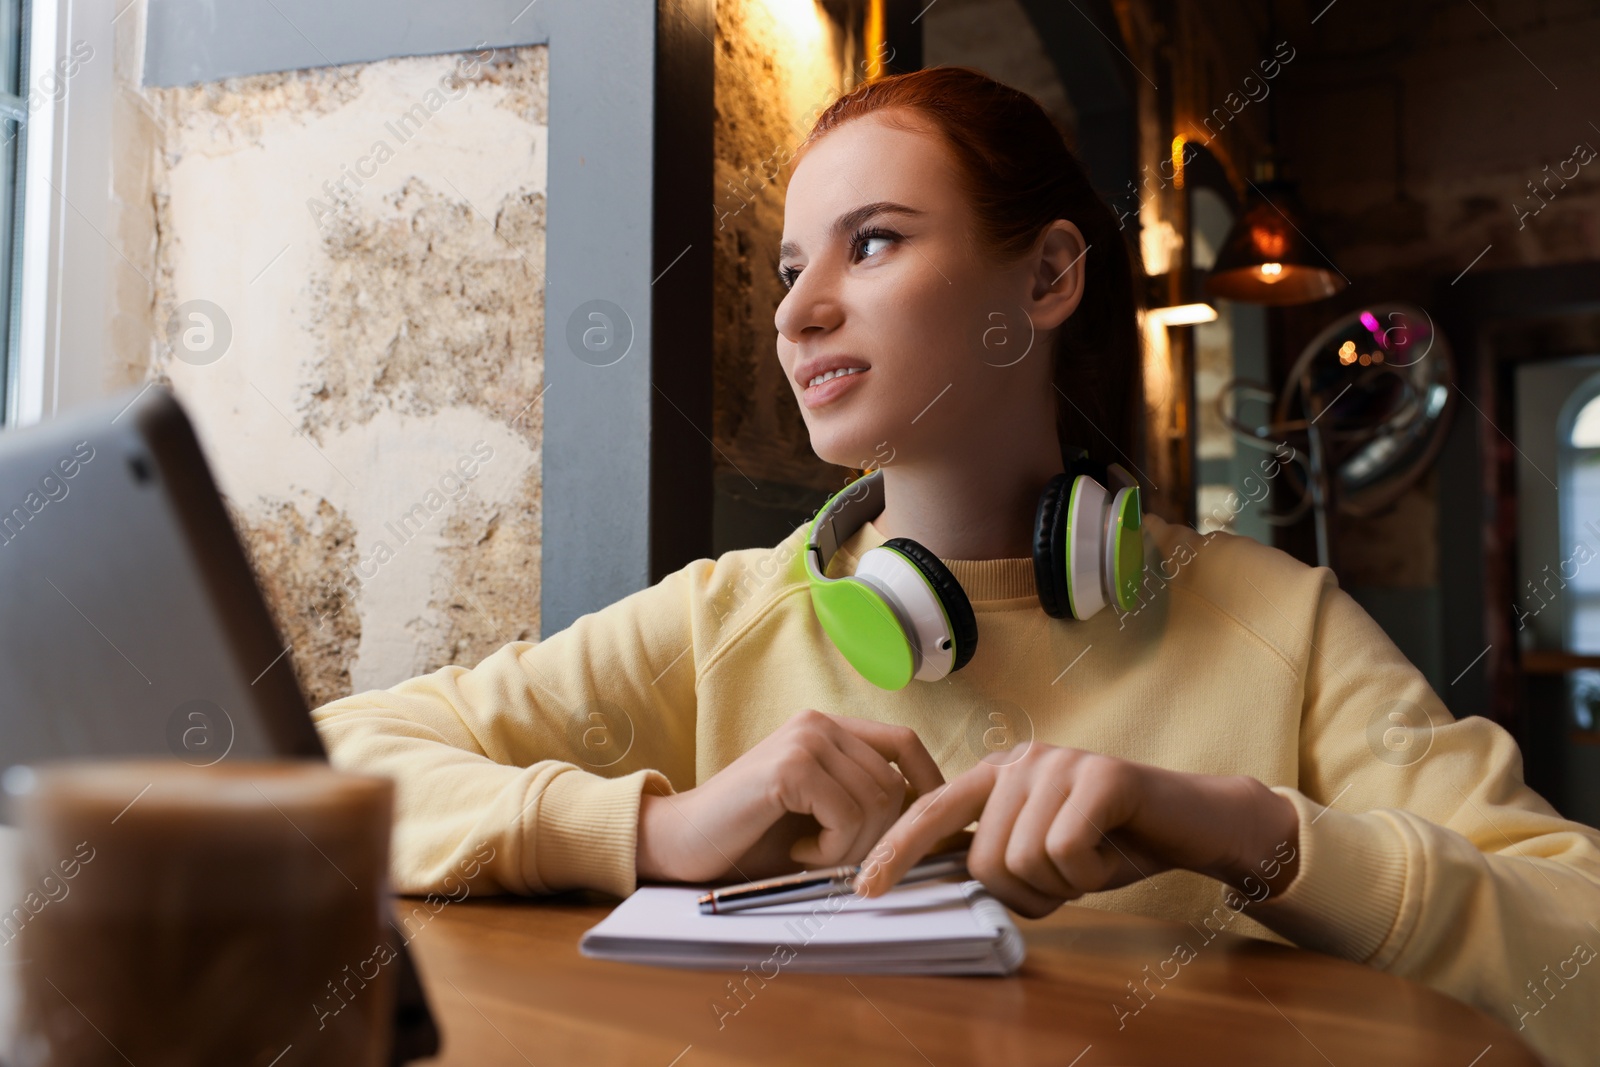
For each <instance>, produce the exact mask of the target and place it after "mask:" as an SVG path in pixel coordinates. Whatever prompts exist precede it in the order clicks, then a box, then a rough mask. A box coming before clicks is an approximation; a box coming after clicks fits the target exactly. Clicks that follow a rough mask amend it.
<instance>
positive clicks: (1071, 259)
mask: <svg viewBox="0 0 1600 1067" xmlns="http://www.w3.org/2000/svg"><path fill="white" fill-rule="evenodd" d="M1035 248H1036V252H1035V253H1034V256H1035V259H1034V271H1033V279H1032V280H1033V287H1032V292H1031V293H1030V294H1029V297H1030V299H1031V301H1032V303H1031V305H1030V306H1029V307H1028V314H1029V316H1030V317H1031V318H1032V320H1033V322H1034V325H1035V326H1037V327H1038V328H1039V329H1042V330H1049V329H1053V328H1055V327H1057V326H1059V325H1061V324H1062V323H1063V322H1065V321H1066V320H1067V318H1068V316H1070V315H1071V314H1072V313H1073V312H1074V311H1076V310H1078V303H1079V301H1081V300H1082V299H1083V280H1084V268H1085V266H1087V264H1088V256H1087V254H1086V253H1087V251H1088V249H1087V247H1086V246H1085V245H1084V242H1083V234H1082V233H1081V232H1080V231H1079V230H1078V227H1077V226H1075V225H1073V224H1072V223H1070V222H1068V221H1067V220H1066V219H1056V220H1055V221H1054V222H1052V223H1051V224H1050V225H1049V226H1048V227H1046V229H1045V231H1044V233H1042V234H1040V235H1039V240H1038V242H1037V243H1036V244H1035Z"/></svg>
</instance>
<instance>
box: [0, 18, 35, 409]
mask: <svg viewBox="0 0 1600 1067" xmlns="http://www.w3.org/2000/svg"><path fill="white" fill-rule="evenodd" d="M27 21H28V20H27V12H26V10H25V3H24V0H0V124H3V126H4V133H3V136H4V143H3V145H0V425H5V424H7V423H9V422H10V421H12V420H11V418H10V415H9V414H8V413H9V412H10V411H11V407H12V397H13V396H14V395H15V393H16V388H17V387H16V376H17V370H18V366H19V361H18V358H17V349H18V343H17V326H18V316H17V307H18V301H17V295H18V290H19V289H20V285H19V282H20V280H21V279H20V277H19V275H20V271H19V270H18V269H17V267H18V265H19V264H20V262H21V241H20V240H19V237H20V233H21V229H22V227H21V225H20V223H21V220H22V166H23V160H24V158H25V155H24V154H25V152H26V151H27V122H28V95H29V94H28V91H27V84H28V71H27V56H28V49H27V48H26V47H25V42H26V40H27V37H28V34H27Z"/></svg>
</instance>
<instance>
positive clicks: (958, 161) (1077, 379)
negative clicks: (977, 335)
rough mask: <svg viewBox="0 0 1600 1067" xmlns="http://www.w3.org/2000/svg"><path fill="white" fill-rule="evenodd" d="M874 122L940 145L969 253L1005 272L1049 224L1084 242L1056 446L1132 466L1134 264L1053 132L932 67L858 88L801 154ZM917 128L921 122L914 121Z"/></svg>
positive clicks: (1017, 97)
mask: <svg viewBox="0 0 1600 1067" xmlns="http://www.w3.org/2000/svg"><path fill="white" fill-rule="evenodd" d="M864 115H877V116H878V117H879V119H880V120H881V121H884V122H886V123H888V124H890V125H892V126H896V127H897V128H900V129H907V130H914V131H921V130H925V129H928V128H929V127H931V128H932V130H933V131H934V132H935V133H937V134H938V135H939V136H940V137H941V138H942V140H943V142H944V145H945V147H946V148H947V149H948V150H949V152H950V155H951V157H952V159H953V161H954V163H955V165H956V166H955V170H956V178H957V182H958V185H959V187H960V189H961V191H962V192H963V193H964V194H965V196H966V198H967V202H968V203H969V204H970V205H971V206H972V209H973V215H974V217H975V219H976V227H977V232H976V234H975V237H976V238H977V240H978V243H979V248H980V251H981V252H983V253H984V254H986V255H987V256H988V257H989V258H990V259H991V260H992V261H994V262H996V263H1009V262H1014V261H1015V260H1016V259H1017V257H1019V256H1021V255H1022V254H1024V253H1025V252H1027V251H1028V250H1029V249H1030V248H1032V246H1033V242H1034V241H1035V240H1037V239H1038V237H1039V234H1040V233H1041V232H1042V231H1043V230H1044V228H1045V227H1046V226H1048V225H1049V224H1050V223H1051V222H1053V221H1054V220H1056V219H1066V220H1068V221H1069V222H1072V223H1073V224H1074V225H1076V226H1077V227H1078V229H1079V230H1080V231H1082V233H1083V237H1084V242H1085V244H1086V245H1087V246H1088V251H1087V252H1086V253H1085V255H1084V257H1083V270H1084V290H1083V300H1082V301H1081V302H1080V303H1079V305H1078V308H1077V310H1076V311H1075V312H1073V314H1072V316H1071V317H1070V318H1068V319H1067V321H1066V322H1064V323H1063V324H1062V326H1061V329H1060V330H1059V331H1058V335H1057V339H1056V350H1055V352H1054V353H1053V356H1054V366H1055V371H1054V373H1055V384H1056V387H1057V390H1058V392H1057V394H1056V436H1057V440H1058V442H1059V443H1060V445H1061V446H1062V452H1063V455H1066V454H1067V449H1068V446H1071V445H1077V446H1080V447H1082V448H1084V449H1086V450H1087V451H1088V453H1089V456H1090V458H1091V459H1092V460H1094V461H1096V462H1098V463H1101V464H1104V463H1117V462H1120V463H1123V464H1127V463H1128V462H1130V461H1132V462H1135V463H1137V462H1138V461H1137V459H1135V458H1134V457H1136V456H1137V455H1138V454H1139V453H1140V452H1141V451H1142V448H1141V444H1142V433H1141V430H1140V427H1141V425H1142V421H1143V420H1142V411H1141V407H1142V404H1143V389H1142V373H1141V371H1142V367H1143V357H1142V348H1141V346H1140V343H1139V328H1138V318H1137V316H1138V307H1139V303H1138V297H1137V295H1136V294H1138V293H1139V292H1140V291H1141V286H1139V285H1136V284H1135V278H1136V275H1135V262H1136V261H1135V259H1134V257H1132V256H1131V255H1130V254H1129V248H1128V245H1127V243H1126V240H1125V238H1124V237H1123V233H1122V227H1121V225H1120V224H1119V223H1118V221H1117V218H1116V216H1115V215H1114V214H1113V213H1112V211H1111V209H1110V208H1109V207H1107V206H1106V203H1105V201H1103V200H1102V199H1100V196H1099V194H1098V193H1096V192H1095V191H1094V188H1093V186H1091V185H1090V184H1089V176H1088V174H1087V172H1086V171H1085V170H1084V168H1083V164H1081V163H1079V162H1078V160H1077V157H1075V156H1074V155H1073V154H1072V151H1071V150H1070V149H1069V148H1068V147H1067V143H1066V139H1065V138H1064V137H1063V136H1062V132H1061V129H1060V127H1059V126H1057V125H1056V123H1055V121H1054V120H1052V119H1051V117H1050V116H1049V114H1048V113H1046V112H1045V110H1044V108H1042V107H1041V106H1040V105H1039V102H1038V101H1037V100H1035V99H1034V98H1033V97H1031V96H1029V95H1028V94H1027V93H1024V92H1021V91H1020V90H1017V89H1013V88H1011V87H1010V86H1007V85H1002V84H1001V83H1000V82H997V81H995V80H994V79H993V78H991V77H989V76H988V75H987V74H984V73H983V72H982V71H979V70H974V69H973V68H971V67H957V66H939V67H929V68H927V69H925V70H916V71H911V72H910V73H907V74H896V75H893V76H890V77H887V78H882V79H880V80H878V81H872V82H864V83H862V84H861V85H858V86H857V87H856V88H854V89H852V90H851V91H850V92H848V93H846V94H845V95H843V96H841V97H839V99H837V100H835V101H834V102H833V103H832V104H831V105H830V106H829V107H828V109H827V110H826V111H824V112H823V113H822V114H821V115H820V116H819V117H818V118H817V121H816V124H815V125H813V126H812V128H811V132H810V134H808V135H807V137H806V140H805V141H804V143H802V144H801V146H800V148H799V151H797V152H796V153H795V159H796V162H798V160H799V158H800V157H801V156H802V155H803V154H804V153H805V151H806V149H807V148H809V147H810V146H811V145H813V144H815V143H816V142H817V141H818V140H820V139H821V138H822V137H824V136H826V135H827V134H828V133H829V132H831V131H833V130H835V129H838V128H839V127H840V126H842V125H844V124H845V123H847V122H849V121H851V120H852V119H858V118H861V117H862V116H864ZM919 120H921V121H919Z"/></svg>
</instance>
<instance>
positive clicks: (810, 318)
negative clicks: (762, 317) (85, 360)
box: [772, 265, 844, 344]
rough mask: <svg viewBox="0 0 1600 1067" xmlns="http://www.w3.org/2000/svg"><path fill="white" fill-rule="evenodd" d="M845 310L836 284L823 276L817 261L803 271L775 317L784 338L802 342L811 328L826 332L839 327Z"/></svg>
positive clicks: (774, 322)
mask: <svg viewBox="0 0 1600 1067" xmlns="http://www.w3.org/2000/svg"><path fill="white" fill-rule="evenodd" d="M843 312H844V309H843V308H842V307H841V306H840V305H839V300H838V296H837V294H836V293H835V292H834V287H833V286H832V285H831V284H829V281H828V279H827V278H825V277H823V272H822V270H821V269H820V266H819V265H813V266H810V267H807V268H806V269H805V270H803V271H801V272H800V276H799V277H798V278H796V279H795V283H794V288H793V289H790V290H789V292H788V293H787V294H786V295H785V296H784V298H783V301H782V302H781V303H779V304H778V310H777V313H776V314H774V315H773V318H772V321H773V325H775V326H776V327H777V328H778V333H779V335H781V336H782V337H783V339H784V340H786V341H788V342H790V343H791V344H799V343H800V340H801V338H802V337H803V336H805V334H807V333H808V332H816V331H822V332H824V333H826V332H827V331H829V330H832V329H834V328H835V327H837V326H838V325H839V323H840V321H841V320H842V319H843Z"/></svg>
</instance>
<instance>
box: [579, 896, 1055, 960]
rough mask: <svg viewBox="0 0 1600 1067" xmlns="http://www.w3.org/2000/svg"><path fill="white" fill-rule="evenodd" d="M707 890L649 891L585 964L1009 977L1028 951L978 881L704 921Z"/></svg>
mask: <svg viewBox="0 0 1600 1067" xmlns="http://www.w3.org/2000/svg"><path fill="white" fill-rule="evenodd" d="M703 892H705V889H703V888H696V887H692V886H691V887H679V886H647V887H645V888H643V889H639V890H637V891H636V892H635V893H634V894H633V895H632V896H630V897H629V898H628V899H627V900H624V901H623V902H622V903H621V904H619V905H617V907H616V908H615V910H613V911H612V912H611V914H610V915H608V916H606V917H605V919H603V920H601V922H600V923H599V924H598V925H596V926H595V927H593V928H592V929H590V930H589V931H588V932H587V933H585V934H584V935H583V938H582V939H581V940H580V941H579V942H578V950H579V951H580V952H582V953H583V954H584V955H585V956H593V957H596V958H598V959H608V960H622V961H626V962H629V963H654V964H659V965H662V966H667V967H697V968H706V969H713V970H721V969H738V968H740V967H743V966H744V965H745V964H750V965H752V966H758V967H759V966H762V965H767V966H777V967H782V968H787V969H790V970H794V971H814V972H830V973H851V974H1011V973H1013V972H1015V971H1016V969H1017V968H1018V967H1020V966H1021V965H1022V959H1023V956H1024V955H1025V949H1024V947H1023V943H1022V936H1021V935H1020V934H1019V933H1017V928H1016V925H1015V924H1014V923H1012V921H1011V916H1010V915H1008V914H1007V913H1006V909H1005V908H1004V907H1003V906H1002V905H1001V904H1000V902H999V901H997V900H995V899H994V898H993V897H991V896H990V895H989V894H988V893H987V892H986V891H985V890H984V888H983V883H981V882H978V881H964V882H963V881H940V882H915V883H910V884H906V885H900V886H896V887H895V888H894V889H891V890H890V891H889V892H887V893H885V894H884V895H883V896H881V897H877V898H875V899H872V900H868V899H866V898H864V897H859V896H857V895H855V894H854V893H848V892H847V893H839V894H836V895H835V896H832V897H826V898H823V899H820V900H805V901H795V902H793V903H790V904H774V905H771V906H769V907H765V908H755V909H752V910H749V911H740V912H733V913H730V914H724V915H702V914H700V909H699V905H698V903H697V901H698V899H699V897H700V894H701V893H703Z"/></svg>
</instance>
